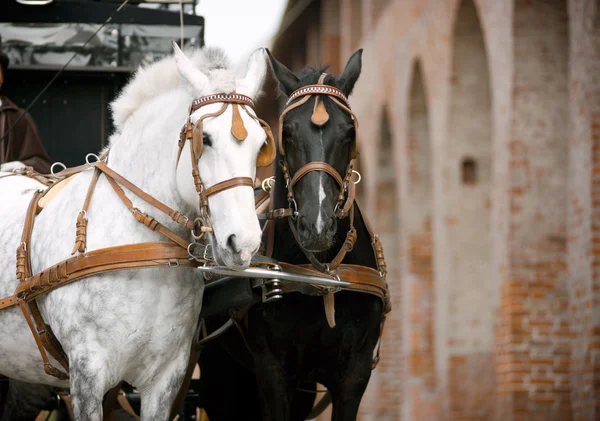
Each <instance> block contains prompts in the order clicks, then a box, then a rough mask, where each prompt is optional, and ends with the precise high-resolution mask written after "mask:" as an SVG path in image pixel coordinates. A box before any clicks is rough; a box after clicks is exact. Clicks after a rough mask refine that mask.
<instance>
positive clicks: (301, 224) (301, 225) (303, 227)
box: [298, 216, 308, 231]
mask: <svg viewBox="0 0 600 421" xmlns="http://www.w3.org/2000/svg"><path fill="white" fill-rule="evenodd" d="M298 230H299V231H308V223H307V222H306V218H305V217H304V216H301V217H299V218H298Z"/></svg>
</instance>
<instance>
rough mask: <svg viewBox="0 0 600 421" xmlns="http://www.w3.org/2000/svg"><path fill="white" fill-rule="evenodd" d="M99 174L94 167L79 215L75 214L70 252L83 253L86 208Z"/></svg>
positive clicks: (85, 231) (85, 233)
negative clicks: (73, 237)
mask: <svg viewBox="0 0 600 421" xmlns="http://www.w3.org/2000/svg"><path fill="white" fill-rule="evenodd" d="M100 174H102V173H101V172H100V170H99V169H98V168H96V169H94V175H93V176H92V181H91V182H90V186H89V188H88V191H87V194H86V195H85V201H84V202H83V209H81V212H79V215H77V223H76V224H75V228H76V231H75V246H74V247H73V251H72V252H71V254H75V253H77V252H79V253H85V250H86V236H87V224H88V219H87V210H88V208H89V206H90V201H91V200H92V194H93V193H94V189H95V188H96V184H97V183H98V179H99V178H100Z"/></svg>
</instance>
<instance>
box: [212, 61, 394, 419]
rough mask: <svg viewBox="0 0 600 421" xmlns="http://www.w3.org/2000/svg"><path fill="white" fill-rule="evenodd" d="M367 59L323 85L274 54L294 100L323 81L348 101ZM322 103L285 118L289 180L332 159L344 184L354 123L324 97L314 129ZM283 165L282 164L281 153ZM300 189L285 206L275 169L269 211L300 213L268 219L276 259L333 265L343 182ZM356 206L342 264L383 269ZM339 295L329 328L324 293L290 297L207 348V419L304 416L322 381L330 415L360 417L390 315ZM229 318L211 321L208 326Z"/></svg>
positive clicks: (321, 177)
mask: <svg viewBox="0 0 600 421" xmlns="http://www.w3.org/2000/svg"><path fill="white" fill-rule="evenodd" d="M361 55H362V50H359V51H357V52H356V53H354V55H352V57H351V58H350V60H349V61H348V63H347V65H346V67H345V69H344V71H343V73H342V75H341V76H340V77H339V78H336V77H335V76H333V75H331V74H327V75H326V76H325V77H324V79H323V76H322V75H323V72H324V70H325V69H308V70H307V71H305V72H304V73H303V74H302V76H301V77H300V78H299V77H297V76H296V75H294V73H292V72H291V71H290V70H289V69H287V68H286V67H285V66H284V65H283V64H281V63H279V62H278V61H277V60H276V59H275V58H273V57H272V56H271V55H270V54H269V56H270V60H271V65H272V68H273V71H274V74H275V77H276V78H277V80H278V82H279V87H280V89H281V90H282V92H283V93H285V94H286V95H287V96H288V97H289V96H290V95H291V94H292V93H293V92H294V91H296V90H297V89H299V88H301V87H303V86H307V85H313V84H317V83H319V84H325V85H329V86H333V87H335V88H338V89H339V90H341V91H342V92H343V94H344V95H345V96H348V95H350V94H351V92H352V89H353V87H354V84H355V82H356V81H357V79H358V77H359V75H360V71H361ZM316 97H317V96H312V97H310V99H309V100H308V101H307V102H305V103H303V104H302V105H300V106H297V107H296V108H295V109H292V110H289V112H287V114H286V115H285V116H284V118H283V121H282V122H281V123H282V130H281V133H282V138H281V139H280V141H281V142H282V144H281V146H282V149H283V151H284V152H285V160H286V165H287V170H288V172H289V177H290V178H293V177H294V175H295V174H296V172H297V171H298V170H299V169H300V168H302V167H303V166H305V165H306V164H308V163H311V162H326V163H327V164H329V165H330V166H331V167H333V168H334V169H335V171H337V172H338V173H339V175H340V178H341V179H343V178H344V177H345V174H347V169H348V167H349V164H350V161H351V159H352V158H353V151H354V149H353V148H354V147H355V142H356V132H355V125H354V122H353V119H352V116H351V115H350V114H349V113H348V112H347V111H345V110H344V109H343V108H341V107H340V106H339V105H338V104H339V102H338V103H336V102H335V101H334V100H332V99H331V98H330V97H329V96H325V95H319V96H318V97H319V98H320V100H321V101H322V104H321V106H323V105H324V107H325V110H326V113H327V115H328V119H327V121H326V123H323V121H320V123H321V124H315V120H314V115H315V113H316V111H315V110H317V108H318V107H316V106H315V101H316ZM297 102H298V103H299V102H300V101H297ZM294 103H295V101H292V102H291V104H289V105H293V104H294ZM321 113H322V110H321ZM321 120H323V119H321ZM279 159H283V157H282V156H281V154H280V156H279ZM294 184H295V185H294V190H293V194H294V199H295V204H294V203H293V201H290V200H288V190H287V187H286V177H285V176H284V171H283V170H282V168H280V167H278V168H277V170H276V173H275V186H274V191H273V193H272V196H271V197H272V203H271V206H272V207H274V208H285V207H288V206H291V207H292V209H295V208H294V206H297V215H296V217H295V218H294V220H293V221H292V222H291V223H289V221H288V220H287V219H281V220H272V221H270V222H269V223H273V224H275V230H274V238H272V240H273V241H274V243H273V254H272V257H273V258H275V259H276V260H278V261H280V262H287V263H292V264H307V263H310V261H309V259H308V257H307V256H308V255H309V254H312V255H313V256H315V257H316V258H317V259H318V260H319V261H320V262H331V261H332V260H333V259H334V258H335V257H336V255H337V254H338V251H339V250H340V248H341V247H342V246H343V245H344V242H345V241H346V240H347V233H348V231H349V230H350V228H351V222H350V218H347V217H346V218H343V219H338V218H337V217H336V211H339V207H340V203H339V199H340V193H343V192H341V188H340V184H339V181H338V182H336V181H335V180H334V177H333V176H331V175H329V174H328V173H326V172H324V171H311V172H309V173H307V174H306V175H304V176H303V177H302V178H301V179H299V181H297V183H294ZM342 196H343V194H342ZM352 206H353V207H354V227H355V229H356V235H357V240H356V242H355V243H354V246H353V248H352V250H351V251H348V252H347V254H346V255H345V257H344V260H343V263H345V264H355V265H361V266H366V267H370V268H375V269H381V268H378V265H377V263H378V262H377V259H376V257H375V255H374V251H373V248H372V237H371V235H370V232H369V230H368V229H367V226H366V225H365V220H364V219H363V216H362V215H361V213H360V210H359V209H358V206H357V204H356V203H354V204H353V205H352ZM338 214H339V212H338ZM294 229H295V231H296V233H294V232H293V231H294ZM334 297H335V322H336V326H335V327H333V328H331V327H330V325H329V323H328V321H327V318H326V312H325V310H324V300H323V297H320V296H311V295H304V294H301V293H299V292H290V293H286V294H285V295H284V296H283V298H282V299H280V300H277V301H273V302H268V303H258V304H255V305H254V306H252V307H250V309H249V310H248V312H247V318H246V319H244V321H243V322H242V323H239V324H238V330H239V331H240V332H241V335H240V334H239V333H238V332H237V331H235V330H231V331H230V332H228V333H227V334H226V335H224V336H222V337H221V338H219V339H218V340H216V341H214V342H212V343H209V344H208V346H207V348H206V349H205V351H203V354H202V355H201V357H200V367H201V372H202V379H201V383H202V384H203V385H204V387H203V389H202V390H201V393H200V394H201V395H204V396H205V399H206V400H207V401H206V402H205V404H204V407H205V409H206V410H207V413H208V416H209V419H210V420H211V421H220V420H233V419H240V417H242V416H243V417H244V419H252V420H259V419H262V420H265V421H270V420H277V421H287V420H304V419H306V416H307V415H308V413H309V412H310V410H311V408H312V404H313V402H314V400H315V394H314V390H315V383H316V382H319V383H321V384H323V385H325V386H326V387H327V389H328V390H329V392H330V394H331V399H332V404H333V415H332V419H333V420H355V419H356V416H357V412H358V408H359V404H360V401H361V398H362V396H363V393H364V391H365V389H366V387H367V383H368V382H369V378H370V376H371V370H372V364H373V359H374V350H375V347H376V344H377V341H378V339H379V337H380V333H381V332H380V329H381V322H382V316H383V314H384V311H385V310H386V309H385V308H384V303H383V302H382V299H381V298H380V297H377V296H375V295H370V294H364V293H358V292H353V291H340V292H337V293H335V295H334ZM227 317H228V314H221V315H219V316H215V317H209V318H208V319H207V326H208V328H209V330H210V329H214V328H216V327H218V326H219V325H220V324H222V322H223V321H225V320H226V319H227ZM248 351H249V353H248ZM256 386H258V389H256ZM307 390H308V391H307ZM311 390H312V391H313V392H312V393H311V392H310V391H311ZM257 399H258V400H259V402H260V409H261V411H260V412H261V413H259V407H258V405H257V402H256V400H257Z"/></svg>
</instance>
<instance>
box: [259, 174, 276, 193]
mask: <svg viewBox="0 0 600 421" xmlns="http://www.w3.org/2000/svg"><path fill="white" fill-rule="evenodd" d="M274 184H275V177H268V178H265V179H264V180H263V181H262V184H261V187H262V189H263V191H264V192H266V193H269V192H270V191H271V189H272V188H273V185H274ZM266 186H269V188H268V190H267V187H266Z"/></svg>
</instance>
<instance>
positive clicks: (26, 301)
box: [0, 94, 274, 380]
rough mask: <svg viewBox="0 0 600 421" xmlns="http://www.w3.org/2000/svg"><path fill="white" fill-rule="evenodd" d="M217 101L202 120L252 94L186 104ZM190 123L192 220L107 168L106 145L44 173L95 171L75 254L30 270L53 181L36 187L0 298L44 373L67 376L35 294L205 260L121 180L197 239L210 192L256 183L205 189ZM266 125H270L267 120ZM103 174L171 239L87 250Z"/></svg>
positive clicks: (185, 135) (239, 180)
mask: <svg viewBox="0 0 600 421" xmlns="http://www.w3.org/2000/svg"><path fill="white" fill-rule="evenodd" d="M216 102H221V103H224V104H223V107H222V108H221V110H220V111H219V112H217V113H212V114H206V115H204V116H202V117H200V119H199V122H200V125H201V123H202V120H203V119H205V118H208V117H213V116H217V115H220V114H222V113H223V112H224V110H225V109H226V107H227V105H228V104H233V105H234V106H235V107H236V109H237V104H241V105H242V106H245V105H248V106H251V107H252V106H253V105H254V103H253V102H252V100H251V99H250V98H248V97H246V96H244V95H238V94H218V95H212V96H208V97H203V98H199V99H197V100H195V101H194V102H193V103H192V105H191V106H190V113H192V112H193V111H196V110H197V109H198V108H200V107H201V106H203V105H207V104H212V103H216ZM244 109H245V110H246V112H248V110H247V109H246V108H244ZM248 114H250V113H249V112H248ZM250 115H251V114H250ZM251 116H252V115H251ZM238 117H239V112H238ZM252 117H253V116H252ZM253 118H254V119H255V120H258V121H260V122H261V124H263V126H266V123H264V121H262V120H260V119H257V118H255V117H253ZM197 125H198V123H197ZM232 125H237V127H232V132H233V131H235V132H236V133H237V135H238V137H241V133H242V130H241V129H242V127H241V126H243V122H242V120H241V118H237V119H236V117H235V115H234V120H233V121H232ZM240 125H241V126H240ZM190 126H191V123H190V119H189V118H188V121H187V123H186V125H185V126H184V129H183V130H182V132H181V134H180V138H179V151H178V160H179V157H180V155H181V151H182V148H183V146H184V144H185V141H186V140H188V139H190V136H191V140H192V142H191V143H190V150H191V156H192V176H193V178H194V184H195V185H196V190H197V192H198V195H199V202H200V215H201V216H200V218H197V219H196V220H195V221H191V220H190V219H189V218H188V217H187V216H185V215H183V214H182V213H180V212H178V211H176V210H174V209H172V208H170V207H169V206H167V205H165V204H164V203H162V202H161V201H159V200H158V199H156V198H154V197H152V196H151V195H149V194H148V193H146V192H144V191H143V190H142V189H140V188H139V187H137V186H136V185H134V184H133V183H131V182H130V181H129V180H127V179H126V178H125V177H123V176H121V175H120V174H118V173H117V172H116V171H114V170H112V169H111V168H109V167H108V166H107V165H106V162H105V160H106V158H107V154H108V151H106V152H105V153H104V154H103V156H102V157H100V158H99V160H98V161H97V162H93V163H89V162H88V163H87V164H85V165H82V166H80V167H77V168H76V169H65V170H63V171H61V172H60V173H58V174H52V176H50V177H48V180H50V181H52V183H50V182H48V183H44V184H46V185H48V184H51V185H52V184H54V182H55V181H57V180H60V179H61V178H63V177H66V176H69V175H73V174H75V173H78V172H81V171H83V170H85V169H88V168H90V167H94V174H93V176H92V179H91V182H90V185H89V187H88V190H87V193H86V197H85V200H84V203H83V207H82V210H81V212H80V213H79V214H78V217H77V222H76V240H75V245H74V247H73V252H72V254H75V253H78V254H77V255H75V256H73V257H71V258H69V259H66V260H63V261H61V262H59V263H57V264H55V265H52V266H51V267H48V268H46V269H44V270H42V271H41V272H39V273H37V274H35V275H34V274H33V273H32V270H31V263H30V254H29V250H30V249H31V234H32V231H33V224H34V219H35V216H36V215H37V214H38V213H39V212H40V210H41V208H40V207H39V201H40V198H42V197H43V196H44V195H46V194H47V193H48V192H49V191H51V190H52V187H50V188H48V189H46V190H45V191H37V192H35V193H34V195H33V197H32V199H31V202H30V203H29V207H28V209H27V213H26V216H25V224H24V227H23V234H22V238H21V244H20V245H19V247H18V248H17V264H16V273H17V278H18V280H19V283H18V285H17V288H16V290H15V292H14V294H13V295H12V296H9V297H4V298H2V299H0V310H1V309H4V308H7V307H11V306H14V305H18V306H19V307H20V308H21V310H22V312H23V315H24V317H25V320H26V321H27V324H28V326H29V328H30V330H31V332H32V334H33V337H34V339H35V341H36V344H37V345H38V348H39V351H40V355H41V357H42V361H43V363H44V371H45V372H46V373H47V374H49V375H52V376H55V377H57V378H59V379H61V380H65V379H68V374H67V372H68V359H67V356H66V354H65V353H64V351H63V350H62V347H61V346H60V343H59V342H58V341H57V340H56V338H55V337H54V335H53V334H52V331H51V330H50V327H49V326H47V325H46V324H45V323H44V321H43V319H42V317H41V314H40V312H39V309H38V307H37V304H36V302H35V299H36V298H37V297H38V296H39V295H41V294H45V293H48V292H49V291H51V290H53V289H55V288H59V287H61V286H64V285H68V284H70V283H72V282H75V281H77V280H79V279H83V278H85V277H89V276H92V275H97V274H100V273H106V272H112V271H117V270H126V269H141V268H152V267H197V266H198V265H199V264H201V263H204V260H203V259H200V258H195V257H194V256H191V255H190V253H189V251H188V248H189V245H190V244H192V243H190V242H189V241H187V240H185V239H183V238H181V237H180V236H179V235H177V234H175V233H174V232H172V231H171V230H169V229H167V228H166V227H164V226H163V225H162V224H160V223H159V222H158V221H157V220H156V219H154V218H153V217H151V216H150V215H148V214H146V213H144V212H142V211H140V210H139V209H137V208H136V207H135V206H134V205H133V203H132V202H131V200H130V199H129V198H128V197H127V195H126V193H125V191H124V190H123V188H122V187H121V186H123V187H124V188H126V189H127V190H129V191H130V192H132V193H133V194H135V195H136V196H138V197H139V198H141V199H142V200H144V201H145V202H146V203H148V204H149V205H151V206H152V207H154V208H156V209H158V210H159V211H161V212H163V213H164V214H166V215H168V216H169V217H170V218H171V219H172V220H173V221H175V222H176V223H178V224H180V225H182V226H184V227H186V228H187V229H189V230H190V231H192V236H194V237H195V238H197V239H198V238H200V237H202V235H204V233H205V232H209V231H211V230H212V227H211V226H210V217H209V209H208V197H209V196H211V195H214V194H216V193H219V192H222V191H225V190H228V189H231V188H234V187H240V186H249V187H253V186H254V183H253V180H252V179H250V178H249V177H235V178H232V179H230V180H226V181H223V182H220V183H218V184H216V185H214V186H211V187H210V188H208V189H205V188H204V184H203V183H202V180H201V178H200V174H199V171H198V160H199V159H200V155H201V153H202V132H201V131H200V139H198V136H197V135H198V133H194V132H193V131H192V133H191V135H190V130H189V127H190ZM266 127H267V128H268V126H266ZM244 130H245V128H244ZM265 131H266V129H265ZM266 132H267V131H266ZM269 133H270V129H269V131H268V132H267V135H268V134H269ZM198 140H199V142H198ZM270 140H271V142H270V143H268V145H267V146H270V147H271V148H272V149H273V148H274V146H273V141H272V137H271V138H270ZM261 153H263V154H264V151H263V149H261ZM23 174H24V175H29V176H30V177H32V178H36V179H37V175H36V174H37V173H33V172H32V171H23ZM102 174H104V176H105V177H106V179H107V180H108V182H109V184H110V185H111V187H112V188H113V190H114V191H115V193H116V194H117V196H118V197H119V199H120V200H121V201H122V202H123V203H124V204H125V206H126V207H127V208H128V209H129V211H131V213H132V214H133V216H134V217H135V219H136V220H137V221H138V222H140V223H142V224H144V225H145V226H147V227H148V228H149V229H151V230H153V231H156V232H159V233H161V234H162V235H164V236H166V237H167V238H169V239H170V240H171V241H170V242H151V243H140V244H128V245H124V246H115V247H107V248H103V249H99V250H94V251H91V252H86V235H87V223H88V220H87V210H88V208H89V205H90V201H91V198H92V195H93V192H94V190H95V186H96V185H97V182H98V180H99V178H100V176H101V175H102ZM42 182H43V180H42ZM198 223H200V224H201V226H198ZM207 224H208V225H207ZM197 229H200V232H201V234H200V236H199V237H196V236H195V235H194V231H195V230H197ZM47 352H48V353H49V354H50V355H51V356H52V357H54V359H56V360H57V361H58V362H59V363H60V364H61V365H62V366H63V368H64V369H65V371H62V370H60V369H57V368H56V367H54V366H53V365H52V364H51V363H50V361H49V358H48V355H47Z"/></svg>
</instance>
